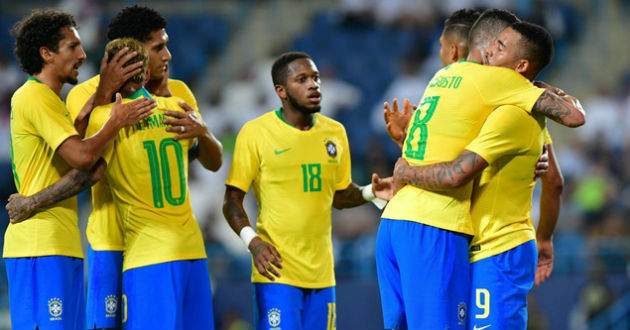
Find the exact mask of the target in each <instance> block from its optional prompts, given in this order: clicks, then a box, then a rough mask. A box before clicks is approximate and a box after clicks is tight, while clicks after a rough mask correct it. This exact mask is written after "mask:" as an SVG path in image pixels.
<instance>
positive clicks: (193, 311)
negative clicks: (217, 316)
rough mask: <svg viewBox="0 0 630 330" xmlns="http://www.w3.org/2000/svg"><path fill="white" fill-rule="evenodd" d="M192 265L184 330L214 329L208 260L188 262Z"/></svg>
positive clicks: (184, 315) (184, 316)
mask: <svg viewBox="0 0 630 330" xmlns="http://www.w3.org/2000/svg"><path fill="white" fill-rule="evenodd" d="M187 262H189V263H190V264H191V267H190V273H189V274H188V281H187V285H186V291H185V297H184V302H183V306H184V308H183V311H182V312H183V316H182V320H183V325H182V329H184V330H203V329H214V315H213V309H212V289H211V287H210V274H209V273H208V262H207V261H206V259H198V260H190V261H187Z"/></svg>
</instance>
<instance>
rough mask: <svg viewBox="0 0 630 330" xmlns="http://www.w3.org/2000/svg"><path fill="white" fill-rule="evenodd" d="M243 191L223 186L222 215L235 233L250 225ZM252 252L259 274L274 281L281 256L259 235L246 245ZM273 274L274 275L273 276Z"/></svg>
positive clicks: (279, 266)
mask: <svg viewBox="0 0 630 330" xmlns="http://www.w3.org/2000/svg"><path fill="white" fill-rule="evenodd" d="M243 198H245V192H244V191H242V190H240V189H238V188H236V187H232V186H229V185H226V186H225V197H224V200H223V216H225V219H227V221H228V224H229V225H230V227H231V228H232V230H234V232H235V233H236V234H240V233H241V230H243V228H245V227H248V226H250V223H249V218H248V217H247V213H245V209H244V208H243ZM247 248H248V249H249V252H250V253H251V254H252V259H253V260H254V265H255V267H256V270H257V271H258V273H260V275H263V276H264V277H266V278H268V279H270V280H271V281H274V280H275V279H276V278H277V277H280V273H279V272H278V270H277V269H276V268H279V269H282V257H281V256H280V253H278V250H276V248H275V247H274V246H273V245H271V244H269V243H268V242H265V241H264V240H263V239H261V238H260V237H258V236H256V237H254V238H253V239H252V240H251V242H250V243H249V245H248V246H247ZM274 276H275V277H274Z"/></svg>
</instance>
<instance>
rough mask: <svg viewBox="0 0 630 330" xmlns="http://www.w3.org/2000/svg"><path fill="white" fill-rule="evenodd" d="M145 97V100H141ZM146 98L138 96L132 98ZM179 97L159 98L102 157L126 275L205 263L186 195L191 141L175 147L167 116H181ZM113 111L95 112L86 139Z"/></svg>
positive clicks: (188, 197)
mask: <svg viewBox="0 0 630 330" xmlns="http://www.w3.org/2000/svg"><path fill="white" fill-rule="evenodd" d="M141 92H142V93H143V94H141ZM140 95H143V96H145V97H148V96H149V94H148V92H146V90H144V89H142V90H140V91H139V92H138V93H137V94H136V95H135V96H134V97H132V98H137V97H140ZM180 100H181V99H180V98H177V97H168V98H164V97H156V101H157V103H158V106H157V108H155V109H154V110H153V114H152V115H151V116H149V117H147V118H146V119H143V120H142V121H140V122H139V123H138V124H136V125H134V126H132V127H126V128H123V129H121V130H120V131H119V132H118V135H117V137H116V139H115V141H114V142H113V143H110V144H109V146H108V148H107V149H106V150H105V152H104V154H103V159H104V160H105V161H106V162H107V170H106V172H105V175H106V178H107V181H108V183H109V185H110V187H111V192H112V196H113V200H114V204H115V206H116V210H117V212H118V215H119V217H120V218H121V219H122V224H123V230H124V242H125V249H124V253H125V254H124V255H125V258H124V261H123V271H125V270H128V269H131V268H136V267H142V266H147V265H153V264H157V263H163V262H169V261H176V260H191V259H204V258H206V253H205V248H204V244H203V239H202V237H201V231H200V229H199V225H198V224H197V220H196V219H195V217H194V216H193V213H192V207H191V204H190V196H189V192H188V149H189V148H190V146H191V145H192V143H193V141H192V140H190V139H187V140H180V141H175V140H174V139H173V137H174V136H175V135H176V134H175V133H169V132H167V131H166V130H165V127H166V124H164V123H163V122H162V121H163V120H164V119H165V115H164V111H166V110H171V111H180V112H183V110H182V109H181V108H180V106H179V105H178V103H177V101H180ZM110 112H111V105H107V106H101V107H97V108H95V109H94V112H93V113H92V115H91V116H90V123H89V125H88V129H87V132H86V136H91V135H93V134H95V133H96V132H98V131H99V130H100V129H101V127H102V126H103V125H104V123H105V122H106V121H107V118H109V114H110Z"/></svg>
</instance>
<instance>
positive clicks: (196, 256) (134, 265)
mask: <svg viewBox="0 0 630 330" xmlns="http://www.w3.org/2000/svg"><path fill="white" fill-rule="evenodd" d="M207 258H208V257H207V256H206V253H205V252H204V253H203V254H194V255H188V256H181V257H168V258H166V259H159V260H151V261H148V262H139V263H130V264H128V265H123V272H125V271H128V270H130V269H133V268H139V267H144V266H151V265H157V264H163V263H165V262H171V261H180V260H198V259H207Z"/></svg>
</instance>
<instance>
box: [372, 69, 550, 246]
mask: <svg viewBox="0 0 630 330" xmlns="http://www.w3.org/2000/svg"><path fill="white" fill-rule="evenodd" d="M542 92H543V90H542V89H540V88H537V87H535V86H534V85H532V83H531V82H530V81H528V80H527V79H526V78H525V77H523V76H522V75H520V74H518V73H516V72H515V71H513V70H511V69H507V68H501V67H492V66H483V65H481V64H478V63H475V62H469V61H464V60H462V61H460V62H457V63H453V64H451V65H449V66H447V67H445V68H443V69H441V70H440V71H438V72H437V73H436V74H435V76H434V77H433V79H431V82H430V83H429V85H428V86H427V88H426V89H425V91H424V95H423V96H422V99H421V100H420V103H419V104H418V109H417V111H415V113H414V115H413V118H412V120H411V121H410V122H409V126H408V127H407V138H406V140H405V142H404V145H403V153H402V156H403V157H404V158H405V159H406V160H407V161H408V162H409V164H410V165H414V166H422V165H428V164H434V163H439V162H448V161H451V160H453V159H455V158H456V157H457V156H458V155H459V154H460V153H461V152H462V151H463V150H464V148H465V147H466V146H467V145H468V144H469V143H470V142H471V141H472V140H473V139H474V138H475V137H476V136H477V134H478V133H479V131H480V129H481V126H482V125H483V123H484V121H485V120H486V117H488V115H489V114H490V113H491V112H492V111H493V110H494V109H495V108H497V107H498V106H500V105H514V106H517V107H519V108H522V109H524V110H525V111H527V112H530V111H531V109H532V107H533V106H534V104H535V103H536V100H538V97H540V95H541V94H542ZM471 190H472V182H470V183H469V184H467V185H465V186H463V187H460V188H455V189H445V190H442V191H430V190H425V189H421V188H417V187H414V186H411V185H406V186H404V187H403V188H402V189H401V190H400V191H398V193H396V195H395V196H394V198H393V199H392V200H391V201H390V202H389V204H388V205H387V207H386V208H385V211H384V212H383V215H382V216H383V217H384V218H389V219H398V220H408V221H415V222H419V223H422V224H425V225H429V226H433V227H437V228H441V229H445V230H450V231H454V232H461V233H465V234H469V235H472V234H473V228H472V225H471V221H470V196H471Z"/></svg>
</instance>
